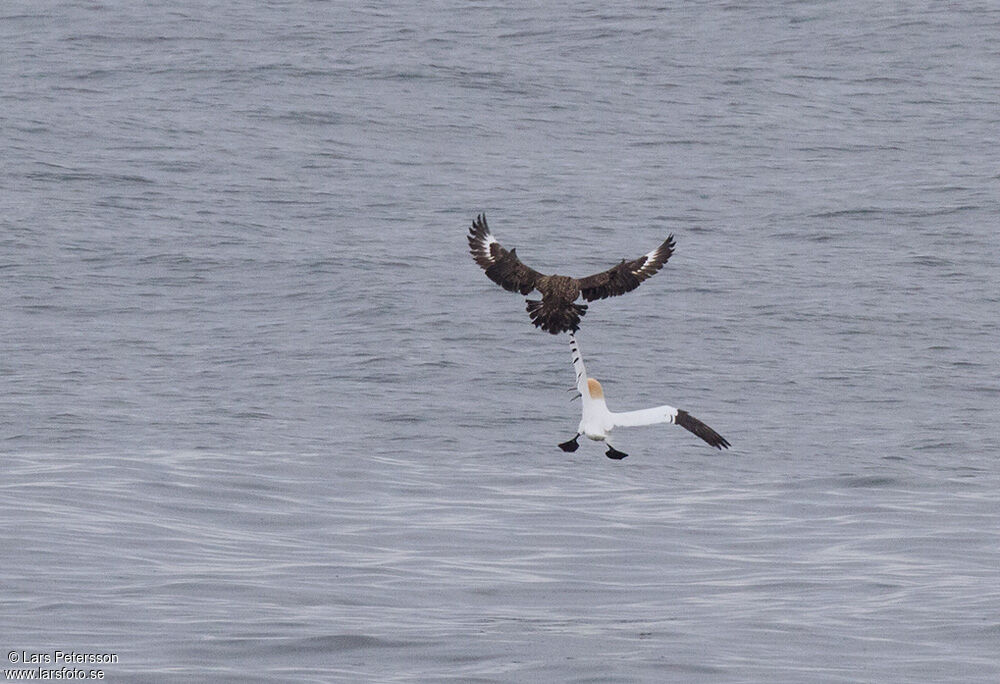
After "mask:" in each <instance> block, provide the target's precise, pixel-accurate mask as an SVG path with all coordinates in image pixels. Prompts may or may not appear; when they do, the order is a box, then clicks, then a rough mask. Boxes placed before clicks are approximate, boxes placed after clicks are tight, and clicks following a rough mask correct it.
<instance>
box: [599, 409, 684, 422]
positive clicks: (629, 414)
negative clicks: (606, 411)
mask: <svg viewBox="0 0 1000 684" xmlns="http://www.w3.org/2000/svg"><path fill="white" fill-rule="evenodd" d="M676 416H677V409H675V408H674V407H673V406H657V407H656V408H648V409H641V410H639V411H625V412H624V413H615V412H613V411H612V412H611V417H612V418H613V419H614V421H615V427H636V426H639V425H657V424H658V423H673V422H674V418H675V417H676Z"/></svg>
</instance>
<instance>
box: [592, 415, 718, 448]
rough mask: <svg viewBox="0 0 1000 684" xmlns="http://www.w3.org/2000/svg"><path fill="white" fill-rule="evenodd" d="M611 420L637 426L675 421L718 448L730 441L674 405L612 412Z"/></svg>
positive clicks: (618, 423) (615, 423) (627, 425)
mask: <svg viewBox="0 0 1000 684" xmlns="http://www.w3.org/2000/svg"><path fill="white" fill-rule="evenodd" d="M611 420H612V421H614V427H635V426H638V425H656V424H657V423H673V424H674V425H680V426H681V427H682V428H684V429H685V430H687V431H688V432H691V433H694V434H695V435H698V436H699V437H701V438H702V439H703V440H705V441H706V442H708V443H709V444H710V445H712V446H714V447H715V448H716V449H728V448H729V442H728V441H726V438H725V437H723V436H722V435H720V434H719V433H718V432H716V431H715V430H713V429H712V428H710V427H708V426H707V425H705V424H704V423H703V422H701V421H700V420H698V419H697V418H695V417H694V416H692V415H691V414H690V413H688V412H687V411H682V410H681V409H677V408H674V407H673V406H657V407H656V408H650V409H641V410H639V411H625V412H624V413H614V412H612V413H611Z"/></svg>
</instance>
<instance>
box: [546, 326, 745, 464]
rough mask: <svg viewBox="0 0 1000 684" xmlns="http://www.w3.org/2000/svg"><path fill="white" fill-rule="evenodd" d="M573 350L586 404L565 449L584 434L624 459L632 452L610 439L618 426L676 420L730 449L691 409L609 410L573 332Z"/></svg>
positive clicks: (571, 448) (612, 455)
mask: <svg viewBox="0 0 1000 684" xmlns="http://www.w3.org/2000/svg"><path fill="white" fill-rule="evenodd" d="M569 345H570V350H571V351H572V352H573V369H574V370H575V371H576V390H577V391H578V392H579V393H580V397H581V400H582V403H583V417H582V418H581V419H580V426H579V427H578V428H577V429H576V436H575V437H573V439H571V440H569V441H568V442H563V443H562V444H560V445H559V448H560V449H562V450H563V451H576V449H577V447H578V446H580V445H579V444H577V441H576V440H577V439H578V438H579V437H580V435H583V436H585V437H589V438H590V439H592V440H594V441H599V442H600V441H603V442H604V443H605V444H607V445H608V450H607V451H606V452H605V454H604V455H605V456H607V457H608V458H613V459H616V460H621V459H623V458H625V457H626V456H628V454H626V453H623V452H621V451H618V450H617V449H615V448H614V447H613V446H611V442H610V441H608V434H609V433H610V432H611V431H612V430H613V429H614V428H616V427H633V426H637V425H655V424H657V423H673V424H674V425H680V426H681V427H682V428H684V429H685V430H688V431H690V432H693V433H694V434H696V435H698V436H699V437H701V438H702V439H703V440H705V441H706V442H708V443H709V444H710V445H711V446H714V447H715V448H716V449H723V448H729V442H727V441H726V439H725V438H724V437H723V436H722V435H720V434H719V433H718V432H716V431H715V430H713V429H712V428H710V427H708V426H707V425H705V424H704V423H703V422H701V421H700V420H698V419H697V418H695V417H694V416H692V415H691V414H690V413H688V412H687V411H683V410H681V409H678V408H674V407H673V406H657V407H656V408H649V409H641V410H639V411H626V412H624V413H615V412H613V411H609V410H608V405H607V404H606V403H605V401H604V390H603V389H602V388H601V383H599V382H598V381H597V380H595V379H594V378H590V377H587V369H586V368H585V367H584V365H583V357H582V356H581V355H580V347H579V345H578V344H577V342H576V336H575V335H574V334H573V333H570V334H569Z"/></svg>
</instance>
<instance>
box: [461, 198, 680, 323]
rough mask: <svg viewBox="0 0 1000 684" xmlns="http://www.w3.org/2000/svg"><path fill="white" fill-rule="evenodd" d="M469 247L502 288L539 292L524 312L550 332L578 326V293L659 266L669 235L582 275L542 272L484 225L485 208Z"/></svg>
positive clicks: (627, 282) (619, 283)
mask: <svg viewBox="0 0 1000 684" xmlns="http://www.w3.org/2000/svg"><path fill="white" fill-rule="evenodd" d="M468 238H469V251H470V252H472V258H473V259H475V260H476V263H477V264H479V265H480V266H482V267H483V270H485V271H486V275H487V277H488V278H489V279H490V280H492V281H493V282H494V283H496V284H497V285H499V286H500V287H502V288H503V289H505V290H509V291H511V292H520V293H521V294H523V295H526V294H528V293H529V292H531V291H532V290H538V291H539V292H541V293H542V299H541V300H540V301H539V300H537V299H529V300H528V306H527V309H528V315H529V316H531V320H532V322H534V324H535V325H536V326H537V327H539V328H541V329H542V330H545V331H548V332H550V333H552V334H553V335H556V334H558V333H561V332H565V331H567V330H569V331H573V332H575V331H577V330H579V329H580V316H582V315H584V314H585V313H586V311H587V305H586V304H575V303H574V302H576V299H577V297H579V296H580V295H583V298H584V299H586V300H587V301H588V302H592V301H594V300H595V299H604V298H605V297H613V296H615V295H620V294H625V293H626V292H631V291H632V290H634V289H635V288H637V287H639V283H641V282H642V281H643V280H645V279H646V278H648V277H650V276H651V275H653V274H654V273H656V272H657V271H659V270H660V267H661V266H663V264H665V263H667V259H669V258H670V255H671V254H673V253H674V236H673V235H671V236H669V237H668V238H667V239H666V240H664V242H663V244H662V245H660V246H659V247H657V248H656V249H654V250H653V251H652V252H649V253H648V254H644V255H643V256H641V257H639V258H638V259H634V260H632V261H625V260H624V259H622V261H621V263H620V264H618V265H617V266H614V267H613V268H609V269H608V270H607V271H603V272H602V273H595V274H594V275H592V276H587V277H586V278H570V277H568V276H561V275H543V274H541V273H539V272H538V271H536V270H534V269H532V268H528V267H527V266H525V265H524V264H523V263H521V260H520V259H518V258H517V253H516V250H514V249H512V250H510V251H509V252H508V251H507V250H506V249H504V248H503V247H501V246H500V243H499V242H497V240H496V238H495V237H493V235H492V234H491V233H490V229H489V227H488V226H487V225H486V214H480V215H479V216H478V217H477V218H476V220H475V221H473V223H472V228H470V229H469V235H468Z"/></svg>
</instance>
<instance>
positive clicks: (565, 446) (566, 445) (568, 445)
mask: <svg viewBox="0 0 1000 684" xmlns="http://www.w3.org/2000/svg"><path fill="white" fill-rule="evenodd" d="M579 437H580V435H577V436H576V437H574V438H573V439H571V440H569V441H568V442H563V443H562V444H560V445H559V448H560V449H562V450H563V451H576V450H577V449H579V448H580V445H579V444H577V443H576V440H577V439H578V438H579Z"/></svg>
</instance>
